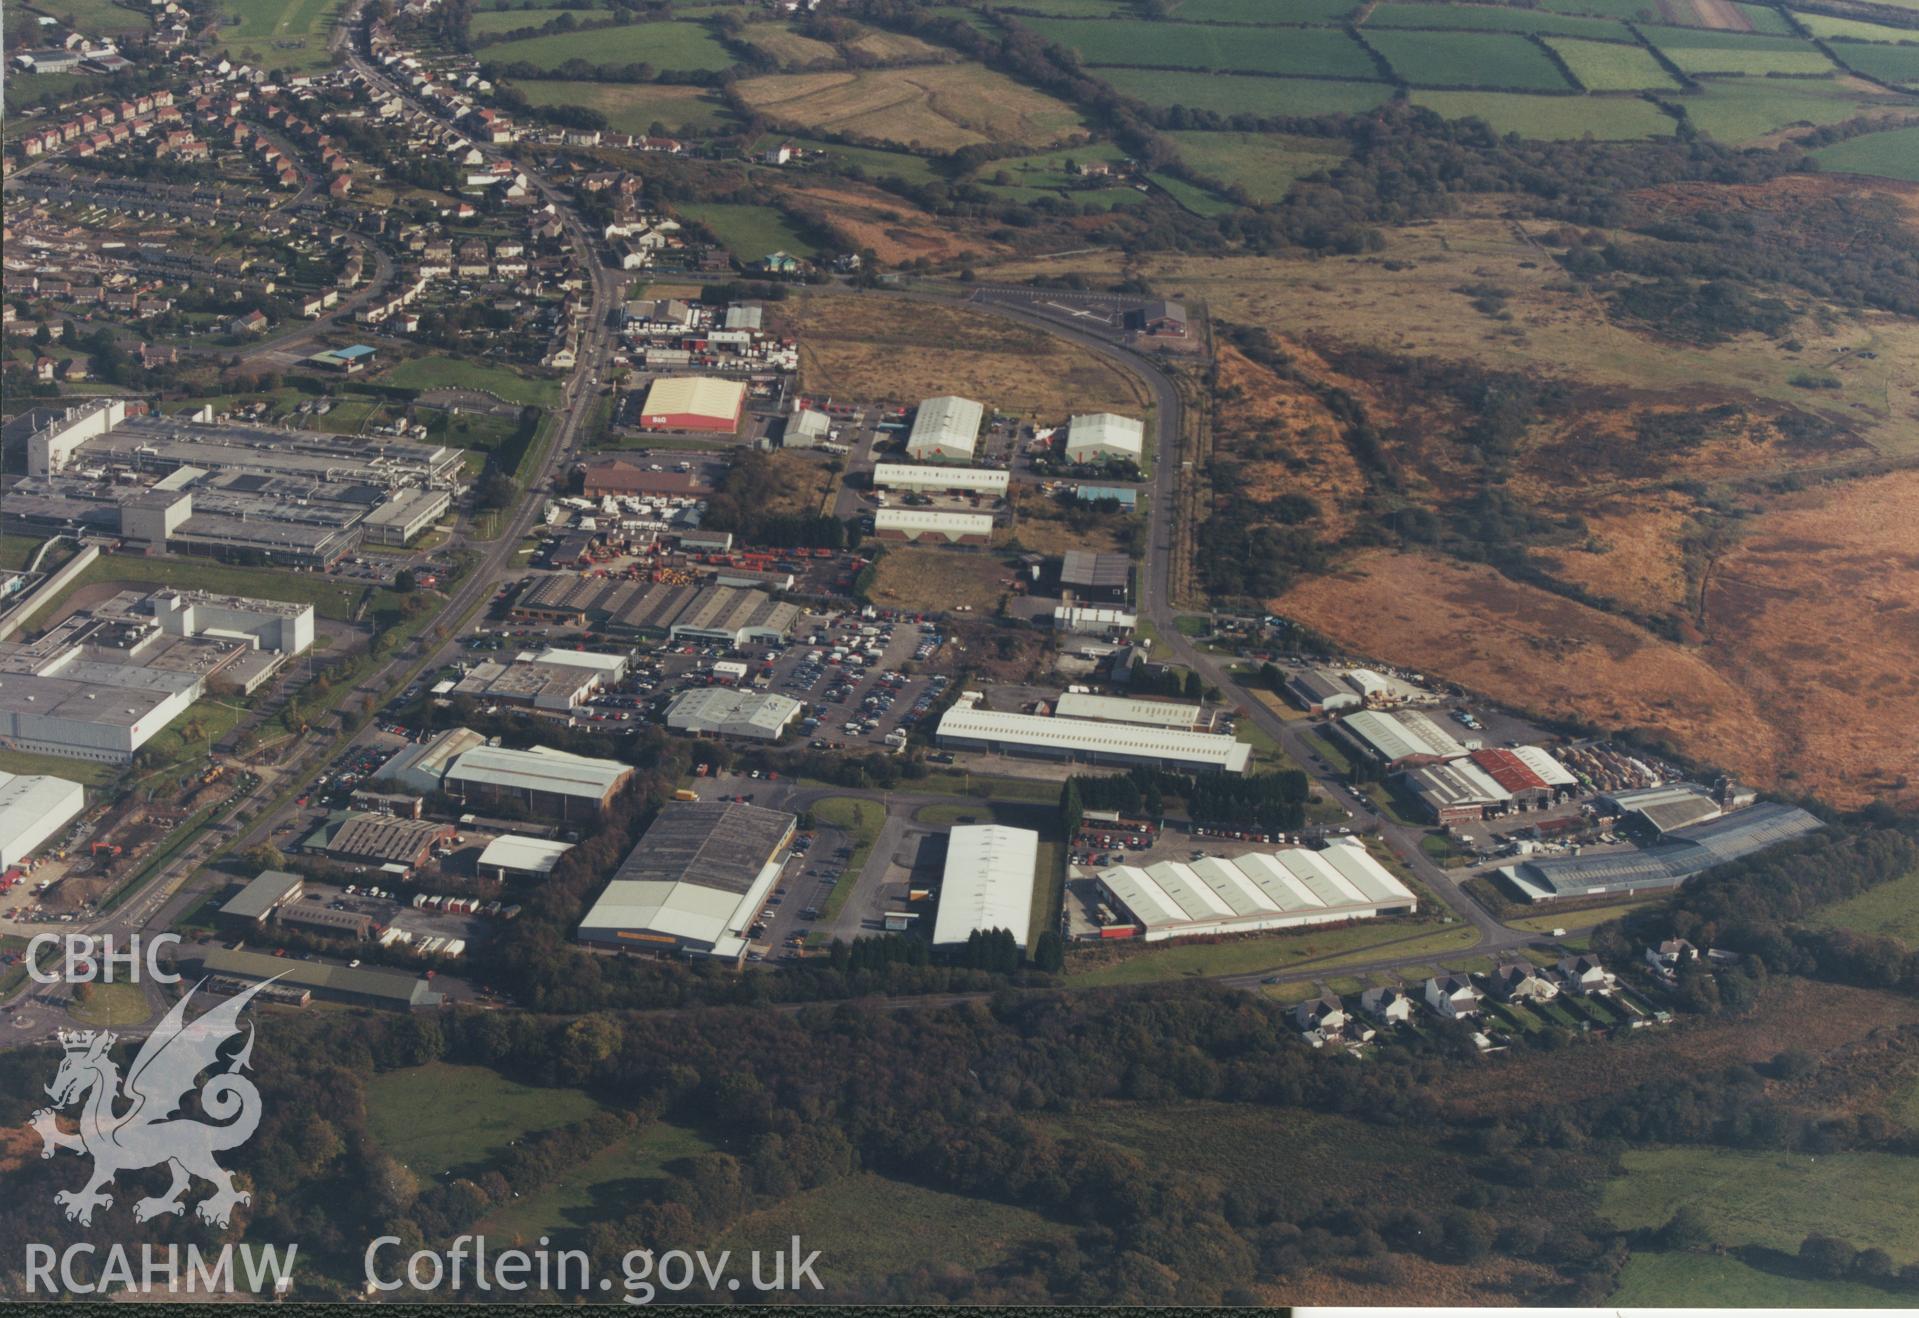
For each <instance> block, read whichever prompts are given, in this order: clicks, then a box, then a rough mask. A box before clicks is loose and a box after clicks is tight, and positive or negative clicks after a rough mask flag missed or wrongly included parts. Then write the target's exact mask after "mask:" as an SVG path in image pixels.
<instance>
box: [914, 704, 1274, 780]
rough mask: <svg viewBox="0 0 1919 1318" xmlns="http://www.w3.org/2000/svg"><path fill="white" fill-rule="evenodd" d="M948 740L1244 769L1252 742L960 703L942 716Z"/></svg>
mask: <svg viewBox="0 0 1919 1318" xmlns="http://www.w3.org/2000/svg"><path fill="white" fill-rule="evenodd" d="M939 736H940V738H941V739H942V740H944V739H945V738H948V737H956V738H961V739H964V740H969V741H990V742H1006V743H1010V744H1013V745H1023V746H1031V747H1034V748H1045V749H1052V750H1061V751H1068V752H1076V753H1079V754H1084V755H1102V754H1103V755H1127V756H1135V757H1139V758H1150V759H1160V760H1166V761H1168V762H1171V763H1176V764H1187V765H1195V766H1199V767H1204V768H1211V769H1224V770H1226V771H1227V772H1230V773H1244V772H1245V770H1246V762H1247V760H1248V758H1249V757H1250V756H1251V754H1252V747H1251V746H1249V745H1247V744H1246V743H1245V742H1242V741H1235V740H1234V739H1233V738H1231V737H1224V736H1220V735H1218V734H1216V733H1211V732H1179V731H1175V730H1173V729H1170V728H1141V727H1133V726H1127V725H1122V724H1115V723H1095V722H1092V721H1091V720H1090V719H1073V718H1044V717H1041V716H1040V715H1037V714H1006V713H1000V712H998V711H996V710H987V709H978V708H975V707H974V706H973V705H971V704H970V703H963V704H959V705H955V706H954V707H953V708H951V709H949V710H947V711H946V714H945V715H944V716H943V717H942V718H941V719H940V726H939Z"/></svg>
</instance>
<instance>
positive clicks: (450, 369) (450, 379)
mask: <svg viewBox="0 0 1919 1318" xmlns="http://www.w3.org/2000/svg"><path fill="white" fill-rule="evenodd" d="M380 383H381V384H391V385H398V386H399V387H401V388H403V389H418V390H421V391H422V392H424V391H426V390H429V389H474V390H478V391H479V392H481V393H489V394H493V395H494V396H496V397H498V398H502V399H504V400H505V401H507V402H509V403H520V404H527V403H531V404H533V405H535V406H537V407H552V406H553V405H554V404H556V403H558V402H559V401H560V382H559V381H558V380H534V379H529V378H528V377H526V376H524V375H521V374H520V373H519V372H518V371H515V370H513V369H512V368H511V367H507V366H487V365H484V364H483V363H480V362H469V361H462V360H460V359H458V358H453V357H415V358H412V359H411V360H409V361H403V362H401V363H400V364H399V365H397V366H395V367H394V368H393V369H392V370H390V371H388V372H387V373H386V374H385V375H384V376H382V377H381V380H380Z"/></svg>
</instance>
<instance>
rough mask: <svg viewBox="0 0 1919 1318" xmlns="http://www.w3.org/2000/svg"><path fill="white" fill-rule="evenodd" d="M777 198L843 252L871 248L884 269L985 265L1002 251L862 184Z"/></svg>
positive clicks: (813, 186) (809, 187)
mask: <svg viewBox="0 0 1919 1318" xmlns="http://www.w3.org/2000/svg"><path fill="white" fill-rule="evenodd" d="M782 195H783V196H784V197H785V199H786V201H787V203H788V205H789V206H790V207H791V208H792V209H793V210H796V211H801V212H804V213H806V214H808V215H810V216H814V217H817V219H818V221H819V222H820V224H821V225H822V226H824V227H826V228H829V229H832V230H833V231H834V232H835V233H837V234H839V235H840V237H841V239H842V240H843V245H844V246H845V247H846V249H847V250H849V251H855V252H857V251H864V250H866V249H868V248H871V249H872V251H873V253H874V255H876V256H877V257H878V258H879V259H880V260H881V261H883V262H885V263H886V264H887V265H904V264H906V263H907V262H909V261H916V260H919V259H921V258H924V259H926V260H929V261H932V262H934V263H936V264H942V265H943V264H946V263H948V262H952V261H959V260H981V259H991V258H993V257H995V256H999V255H1002V254H1004V253H1005V251H1006V248H1005V247H1004V246H1003V245H1002V244H999V243H996V242H993V241H992V240H991V239H989V238H987V237H985V236H984V235H983V234H981V233H980V232H979V231H978V228H977V226H971V225H965V222H963V221H962V222H961V224H962V225H965V227H959V226H956V225H954V224H953V223H951V222H948V221H946V220H942V219H941V218H940V217H939V216H936V215H933V214H930V213H929V212H927V211H923V210H921V209H920V208H919V207H917V206H915V205H914V204H913V203H912V202H910V201H907V200H906V199H905V198H903V197H899V196H896V195H894V194H893V193H890V192H883V191H881V190H880V189H878V188H873V187H868V186H866V185H865V184H863V183H850V182H839V181H827V180H821V181H819V182H816V183H813V182H809V183H808V184H806V185H805V186H803V187H795V188H789V189H787V190H785V191H784V192H783V193H782Z"/></svg>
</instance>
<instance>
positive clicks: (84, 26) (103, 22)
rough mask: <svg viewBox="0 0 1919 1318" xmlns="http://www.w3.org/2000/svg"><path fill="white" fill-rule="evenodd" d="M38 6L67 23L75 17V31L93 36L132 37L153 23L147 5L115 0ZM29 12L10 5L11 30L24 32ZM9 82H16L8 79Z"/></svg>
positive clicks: (49, 0) (61, 0)
mask: <svg viewBox="0 0 1919 1318" xmlns="http://www.w3.org/2000/svg"><path fill="white" fill-rule="evenodd" d="M34 9H35V10H36V11H37V12H39V13H42V14H48V15H51V16H52V17H54V18H57V19H59V20H60V21H61V22H63V23H64V22H66V21H67V20H68V19H71V20H73V22H74V24H75V30H76V31H79V32H85V33H88V34H89V35H93V36H102V37H112V36H128V35H135V34H139V33H143V32H145V31H146V30H147V29H148V28H150V27H152V26H153V21H152V20H151V19H150V18H149V17H148V16H147V13H146V6H145V5H138V6H135V7H132V8H129V7H128V6H126V5H117V4H115V3H113V0H58V3H55V0H43V2H42V3H39V4H36V5H35V6H34ZM26 13H27V11H26V10H24V9H22V8H18V7H16V6H14V5H8V6H7V31H8V32H10V33H12V32H21V31H25V30H26V28H27V27H28V21H27V18H26ZM7 81H9V82H11V81H13V79H12V78H8V79H7Z"/></svg>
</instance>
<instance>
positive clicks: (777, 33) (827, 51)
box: [740, 23, 840, 69]
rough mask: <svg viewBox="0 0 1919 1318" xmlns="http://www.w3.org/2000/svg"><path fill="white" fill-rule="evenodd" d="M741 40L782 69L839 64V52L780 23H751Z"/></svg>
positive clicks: (827, 44) (742, 32)
mask: <svg viewBox="0 0 1919 1318" xmlns="http://www.w3.org/2000/svg"><path fill="white" fill-rule="evenodd" d="M740 40H742V41H744V42H745V43H746V44H747V45H749V46H751V47H753V49H755V50H758V51H763V52H765V54H766V56H767V58H769V59H771V60H773V61H774V62H775V63H777V64H778V65H779V66H780V67H781V68H783V69H803V68H806V67H807V66H808V65H812V64H836V63H838V62H839V58H840V52H839V51H838V49H837V48H835V47H834V46H833V45H832V44H831V43H830V42H825V41H815V40H814V39H813V38H811V37H803V36H801V35H800V34H799V33H797V32H795V31H793V30H792V29H790V28H788V27H785V26H784V25H782V24H779V23H749V24H748V25H747V26H746V27H745V28H743V29H741V31H740Z"/></svg>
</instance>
